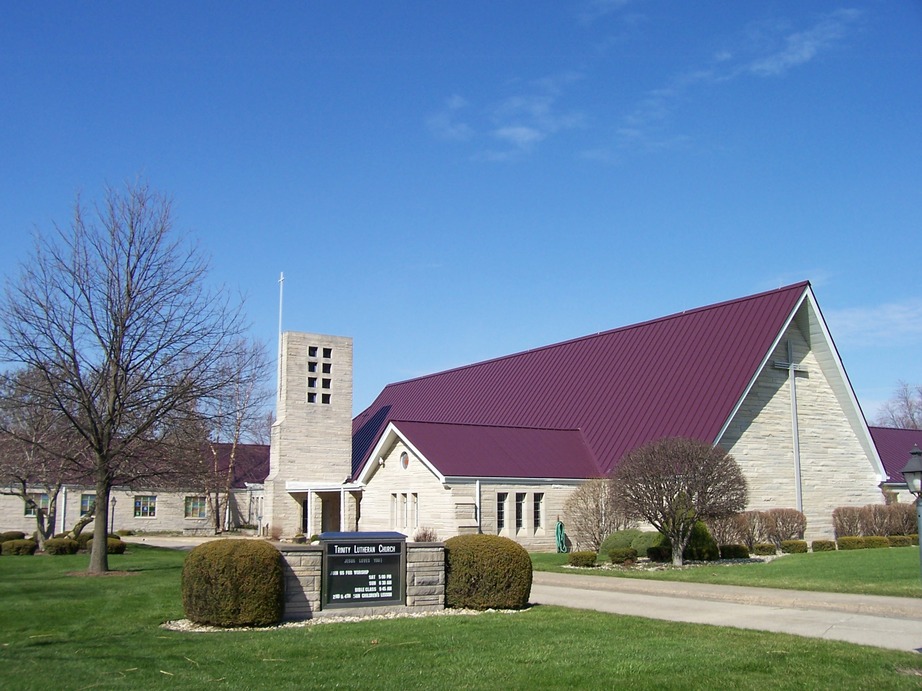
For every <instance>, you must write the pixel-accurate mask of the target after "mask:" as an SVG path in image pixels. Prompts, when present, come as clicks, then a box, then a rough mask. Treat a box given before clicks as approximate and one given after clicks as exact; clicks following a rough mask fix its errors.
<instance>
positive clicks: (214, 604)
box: [181, 540, 285, 627]
mask: <svg viewBox="0 0 922 691" xmlns="http://www.w3.org/2000/svg"><path fill="white" fill-rule="evenodd" d="M282 561H283V560H282V555H281V554H280V553H279V551H278V550H277V549H276V548H275V547H273V546H272V545H271V544H269V543H268V542H263V541H262V540H213V541H211V542H206V543H203V544H201V545H199V546H198V547H196V548H195V549H193V550H192V551H191V552H189V556H188V557H186V561H185V562H184V563H183V569H182V581H181V589H182V606H183V610H184V611H185V613H186V617H188V618H189V619H190V620H192V621H194V622H196V623H198V624H210V625H212V626H223V627H231V626H269V625H271V624H276V623H278V622H279V621H281V619H282V614H283V610H284V594H285V576H284V571H283V567H282Z"/></svg>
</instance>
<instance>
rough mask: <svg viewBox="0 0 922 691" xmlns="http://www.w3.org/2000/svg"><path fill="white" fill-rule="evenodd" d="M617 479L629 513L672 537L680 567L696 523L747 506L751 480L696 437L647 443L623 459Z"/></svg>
mask: <svg viewBox="0 0 922 691" xmlns="http://www.w3.org/2000/svg"><path fill="white" fill-rule="evenodd" d="M612 479H613V480H614V483H615V488H616V491H617V495H618V497H619V504H620V505H621V506H622V507H623V508H624V510H625V511H626V512H627V513H628V515H629V516H631V517H634V518H643V519H645V520H647V521H648V522H649V523H650V524H651V525H652V526H653V527H654V528H656V529H657V530H659V531H660V532H661V533H663V534H664V535H665V536H666V537H667V538H669V542H670V544H671V545H672V563H673V564H675V565H677V566H681V565H682V551H683V550H684V549H685V546H686V545H687V544H688V540H689V538H690V537H691V533H692V528H694V526H695V523H696V522H697V521H699V520H707V519H709V518H722V517H724V516H729V515H731V514H734V513H736V512H738V511H740V510H742V509H743V508H744V507H745V506H746V496H747V489H746V478H745V477H743V472H742V470H740V467H739V465H738V464H737V462H736V461H735V460H734V458H733V457H732V456H730V455H729V454H728V453H727V452H726V451H724V450H723V449H721V448H720V447H718V446H711V445H710V444H706V443H704V442H700V441H696V440H694V439H678V438H674V439H660V440H659V441H654V442H651V443H649V444H646V445H645V446H642V447H640V448H638V449H636V450H634V451H632V452H630V453H628V454H627V455H626V456H625V457H624V458H623V459H621V463H620V464H619V465H618V467H617V468H616V469H615V471H614V473H613V475H612Z"/></svg>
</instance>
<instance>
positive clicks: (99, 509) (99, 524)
mask: <svg viewBox="0 0 922 691" xmlns="http://www.w3.org/2000/svg"><path fill="white" fill-rule="evenodd" d="M108 537H109V483H108V481H107V480H97V481H96V518H95V522H94V523H93V550H92V551H91V552H90V567H89V569H88V571H89V573H91V574H101V573H106V572H107V571H108V570H109V550H108V549H107V548H108V544H107V543H108Z"/></svg>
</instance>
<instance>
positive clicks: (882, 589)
mask: <svg viewBox="0 0 922 691" xmlns="http://www.w3.org/2000/svg"><path fill="white" fill-rule="evenodd" d="M531 559H532V564H533V565H534V568H535V570H537V571H555V572H559V573H571V574H572V573H588V574H592V575H594V576H612V577H619V578H650V579H655V580H662V581H685V582H692V583H714V584H718V585H744V586H754V587H759V588H786V589H790V590H817V591H825V592H835V593H860V594H866V595H890V596H898V597H922V579H920V568H919V548H918V547H891V548H890V549H862V550H849V551H840V552H817V553H815V554H814V553H810V554H788V555H785V556H784V557H781V558H779V559H775V560H773V561H771V562H769V563H758V564H730V565H728V564H721V563H720V562H714V563H712V564H704V565H701V566H692V567H689V568H687V569H681V570H679V569H676V570H672V569H667V570H665V571H644V570H640V569H635V570H631V569H624V570H620V569H617V570H616V569H587V570H586V571H585V572H583V571H579V572H575V571H574V570H573V569H571V568H564V565H565V564H566V563H567V555H566V554H553V553H551V554H538V553H534V554H532V555H531Z"/></svg>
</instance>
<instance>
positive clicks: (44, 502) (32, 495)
mask: <svg viewBox="0 0 922 691" xmlns="http://www.w3.org/2000/svg"><path fill="white" fill-rule="evenodd" d="M29 499H31V500H32V502H35V503H34V504H33V503H32V502H27V503H26V513H25V515H26V516H37V515H38V509H41V510H42V511H44V512H45V514H46V515H47V514H48V495H47V494H45V493H44V492H42V493H41V494H39V493H38V492H29ZM36 504H37V505H38V508H36Z"/></svg>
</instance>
